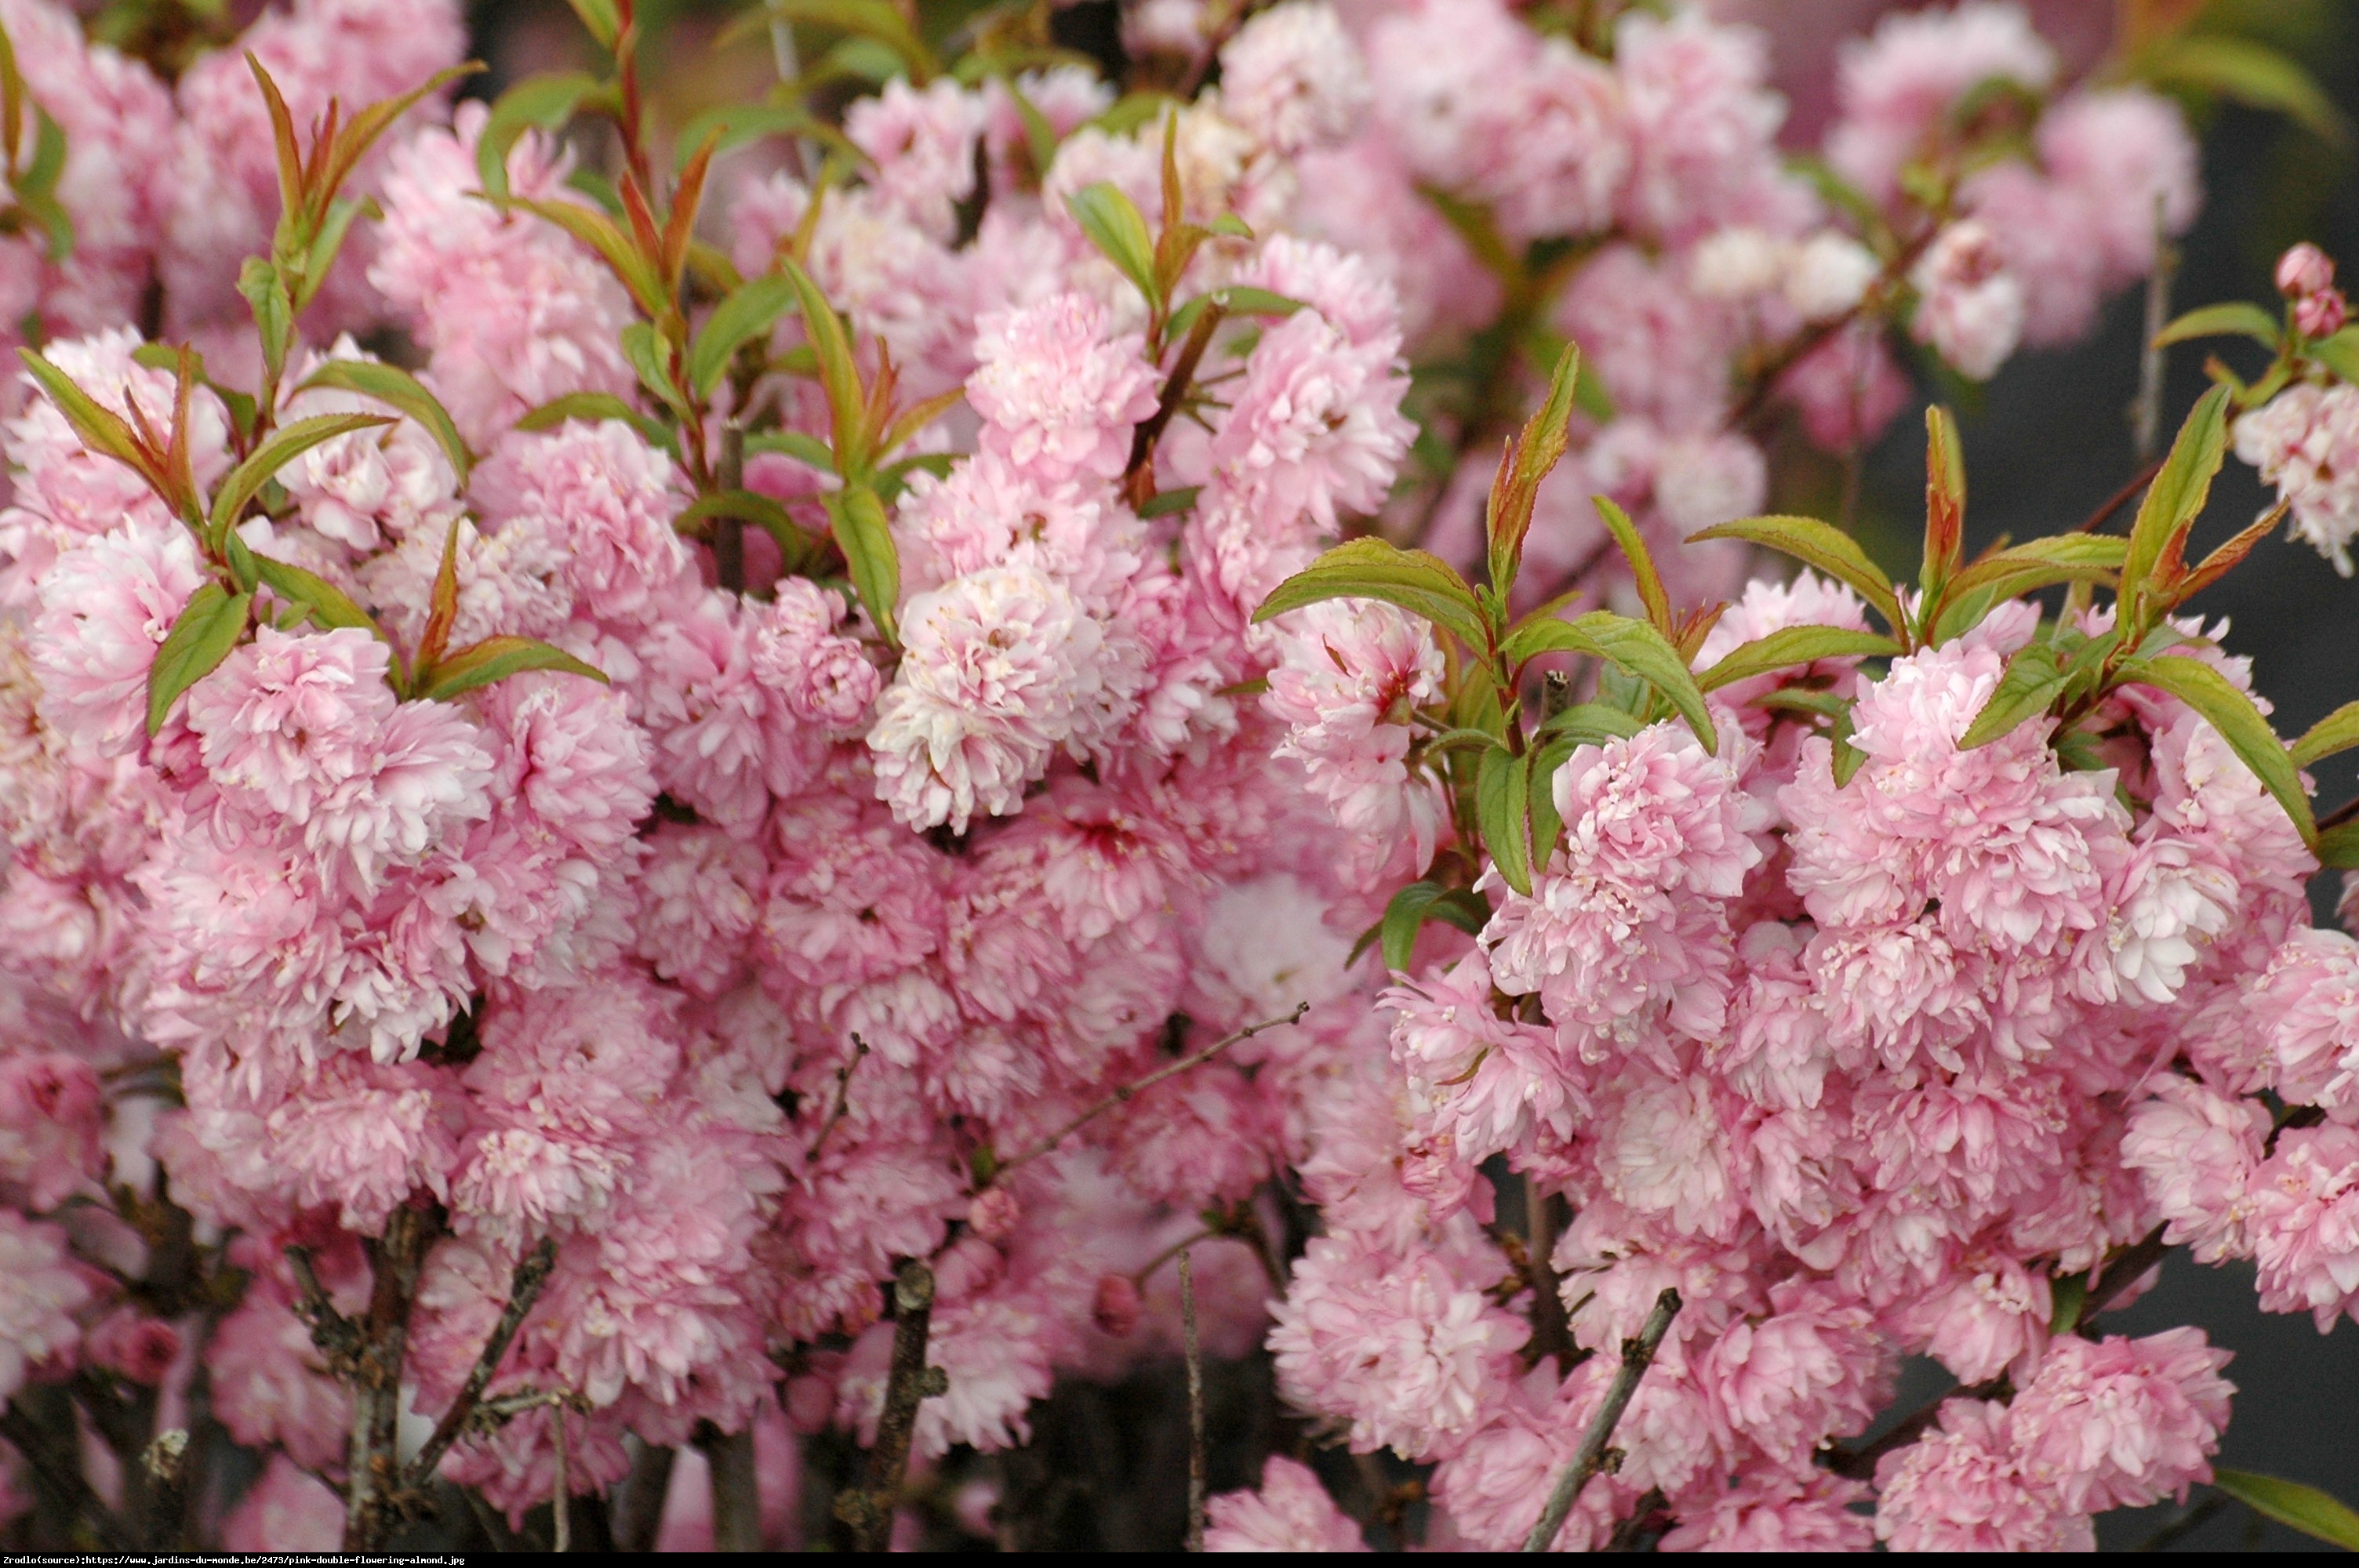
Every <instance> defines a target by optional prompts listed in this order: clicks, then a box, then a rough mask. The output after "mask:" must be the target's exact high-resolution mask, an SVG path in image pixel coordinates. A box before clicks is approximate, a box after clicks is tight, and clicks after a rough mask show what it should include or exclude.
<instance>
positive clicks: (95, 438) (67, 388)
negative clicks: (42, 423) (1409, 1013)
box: [16, 349, 164, 485]
mask: <svg viewBox="0 0 2359 1568" xmlns="http://www.w3.org/2000/svg"><path fill="white" fill-rule="evenodd" d="M16 357H17V358H18V359H19V360H22V361H23V362H24V364H25V369H26V371H27V373H29V374H30V375H31V376H32V378H33V380H34V383H35V384H38V386H39V387H40V389H41V393H42V395H44V396H46V397H47V398H48V399H49V401H50V402H51V403H53V404H55V405H56V406H57V409H58V412H59V413H60V414H62V415H64V416H66V423H67V424H69V425H71V426H72V427H73V430H74V434H75V435H77V436H79V437H81V438H82V445H83V446H85V447H88V448H89V449H91V450H92V451H95V452H103V453H104V454H105V455H106V456H108V457H110V458H113V459H114V460H115V461H116V462H119V463H122V464H125V466H127V467H129V468H131V469H133V470H136V471H137V472H138V474H139V475H140V477H141V478H143V479H145V480H147V482H148V483H149V484H151V485H153V484H156V483H158V481H159V480H161V479H162V478H163V477H164V476H163V475H162V473H161V471H160V470H158V467H157V465H156V464H155V462H154V461H152V460H150V458H149V457H148V455H147V452H146V451H145V449H143V448H142V447H141V445H140V442H139V438H138V436H137V435H136V433H135V432H134V431H133V430H132V428H131V427H130V425H129V424H128V423H127V422H126V421H125V419H124V418H123V416H121V415H119V414H117V413H115V412H114V410H113V409H111V408H108V407H106V406H104V405H103V404H101V403H100V402H99V401H98V399H96V398H94V397H92V395H90V394H89V393H87V392H84V391H83V390H82V388H81V386H80V385H78V384H76V383H75V381H74V379H73V378H72V377H71V376H70V375H68V374H66V373H65V372H63V371H61V370H60V369H59V368H58V367H57V366H55V365H53V364H51V363H50V362H49V361H48V360H45V359H43V358H42V357H41V356H40V354H39V353H38V351H35V350H32V349H18V350H17V351H16Z"/></svg>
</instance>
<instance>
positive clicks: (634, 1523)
mask: <svg viewBox="0 0 2359 1568" xmlns="http://www.w3.org/2000/svg"><path fill="white" fill-rule="evenodd" d="M634 1441H635V1442H636V1439H634ZM678 1460H679V1450H678V1449H676V1448H666V1447H664V1446H662V1445H660V1444H653V1443H650V1444H645V1445H644V1446H642V1447H641V1448H640V1449H639V1451H638V1452H637V1453H636V1454H633V1455H632V1457H631V1469H630V1473H629V1474H628V1475H626V1476H624V1477H623V1484H622V1485H621V1486H619V1487H616V1488H615V1489H614V1550H615V1551H617V1552H653V1551H654V1550H655V1549H656V1531H657V1530H658V1529H659V1528H660V1527H661V1526H662V1524H663V1509H664V1498H666V1497H667V1496H669V1493H670V1491H671V1471H672V1465H674V1464H675V1463H677V1462H678Z"/></svg>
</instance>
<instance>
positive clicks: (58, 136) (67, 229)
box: [16, 103, 74, 262]
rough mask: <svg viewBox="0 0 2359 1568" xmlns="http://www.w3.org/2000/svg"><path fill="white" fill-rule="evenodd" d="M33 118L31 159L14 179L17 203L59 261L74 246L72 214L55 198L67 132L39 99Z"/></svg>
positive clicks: (68, 253) (62, 166)
mask: <svg viewBox="0 0 2359 1568" xmlns="http://www.w3.org/2000/svg"><path fill="white" fill-rule="evenodd" d="M33 118H34V123H35V124H36V126H37V127H38V129H37V130H36V131H35V134H34V141H33V161H32V163H31V164H30V165H29V166H27V168H26V170H25V172H24V174H23V176H22V177H21V178H19V179H18V180H17V181H16V207H17V210H18V211H21V212H23V213H24V214H25V216H26V217H27V218H30V219H31V220H32V221H33V222H34V223H35V224H37V225H38V227H39V228H40V231H41V238H42V239H43V240H44V241H45V242H47V249H48V253H49V260H50V261H52V262H61V261H64V260H65V259H67V258H68V257H69V256H71V255H72V254H73V248H74V227H73V217H72V215H71V213H69V212H68V211H66V209H65V204H64V203H63V202H61V201H60V200H58V176H59V175H60V174H62V173H63V172H65V167H66V134H65V131H64V129H63V128H62V127H61V126H60V125H59V124H58V123H57V122H56V121H55V120H53V119H51V118H49V111H48V110H47V109H44V108H42V107H41V106H40V105H39V104H38V103H36V104H34V105H33Z"/></svg>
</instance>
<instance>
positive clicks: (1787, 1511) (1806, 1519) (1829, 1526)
mask: <svg viewBox="0 0 2359 1568" xmlns="http://www.w3.org/2000/svg"><path fill="white" fill-rule="evenodd" d="M1779 1457H1780V1456H1778V1455H1774V1454H1773V1455H1772V1456H1771V1464H1770V1465H1760V1466H1755V1467H1752V1468H1748V1469H1747V1470H1745V1472H1744V1473H1742V1474H1741V1475H1739V1476H1738V1477H1737V1478H1736V1481H1735V1484H1734V1485H1733V1486H1731V1487H1729V1488H1728V1489H1727V1490H1726V1491H1724V1492H1719V1493H1715V1494H1713V1495H1712V1498H1710V1500H1709V1502H1708V1503H1706V1504H1704V1505H1703V1506H1702V1507H1701V1508H1700V1507H1698V1506H1697V1504H1696V1502H1695V1501H1693V1500H1692V1499H1690V1498H1682V1499H1681V1500H1680V1523H1679V1526H1678V1528H1676V1529H1674V1530H1670V1531H1669V1533H1667V1534H1666V1535H1665V1536H1664V1537H1663V1540H1662V1546H1661V1550H1663V1551H1665V1552H1865V1551H1868V1550H1870V1548H1871V1547H1872V1546H1873V1544H1874V1542H1875V1523H1874V1521H1873V1520H1871V1519H1867V1518H1866V1517H1864V1516H1863V1515H1861V1514H1858V1513H1855V1512H1854V1511H1853V1510H1852V1505H1853V1504H1854V1503H1858V1502H1863V1501H1865V1500H1866V1499H1867V1498H1868V1497H1869V1495H1870V1494H1869V1492H1868V1489H1867V1487H1865V1486H1864V1485H1862V1484H1861V1483H1859V1482H1857V1481H1847V1480H1844V1479H1843V1477H1842V1476H1831V1475H1829V1474H1828V1473H1827V1472H1825V1471H1824V1470H1820V1469H1817V1468H1815V1467H1813V1468H1811V1469H1809V1470H1807V1471H1804V1472H1802V1473H1800V1474H1796V1473H1795V1472H1794V1471H1793V1470H1791V1469H1788V1468H1779V1467H1776V1465H1777V1460H1778V1458H1779Z"/></svg>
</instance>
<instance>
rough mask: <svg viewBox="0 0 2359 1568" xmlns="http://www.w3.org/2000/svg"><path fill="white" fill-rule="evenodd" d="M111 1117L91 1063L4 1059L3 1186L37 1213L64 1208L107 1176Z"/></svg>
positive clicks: (0, 1089) (58, 1055)
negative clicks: (106, 1135) (80, 1191)
mask: <svg viewBox="0 0 2359 1568" xmlns="http://www.w3.org/2000/svg"><path fill="white" fill-rule="evenodd" d="M8 891H9V892H10V894H11V895H12V896H14V895H15V893H16V888H15V887H14V886H13V885H12V886H11V887H10V888H9V890H8ZM106 1116H107V1108H106V1092H105V1089H104V1087H103V1086H102V1085H101V1084H100V1082H99V1078H98V1074H97V1073H96V1072H94V1071H93V1070H92V1067H91V1065H90V1064H89V1063H87V1062H85V1061H82V1060H81V1059H80V1058H79V1057H76V1056H71V1055H69V1054H66V1053H65V1052H62V1051H18V1052H13V1053H11V1054H6V1055H0V1181H5V1182H7V1183H10V1184H15V1185H16V1186H17V1187H19V1188H20V1189H21V1191H22V1195H23V1198H24V1201H25V1202H26V1204H27V1206H30V1207H32V1208H35V1209H53V1208H56V1207H57V1206H59V1205H60V1204H62V1203H63V1202H65V1200H66V1199H67V1198H68V1197H69V1196H70V1195H72V1194H73V1193H74V1192H75V1191H76V1190H77V1189H79V1188H81V1187H82V1184H84V1183H85V1182H89V1181H92V1180H93V1179H95V1178H97V1177H100V1176H102V1175H103V1173H104V1168H105V1167H104V1155H103V1151H102V1149H101V1146H100V1140H101V1138H102V1136H103V1133H104V1131H105V1125H106Z"/></svg>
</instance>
